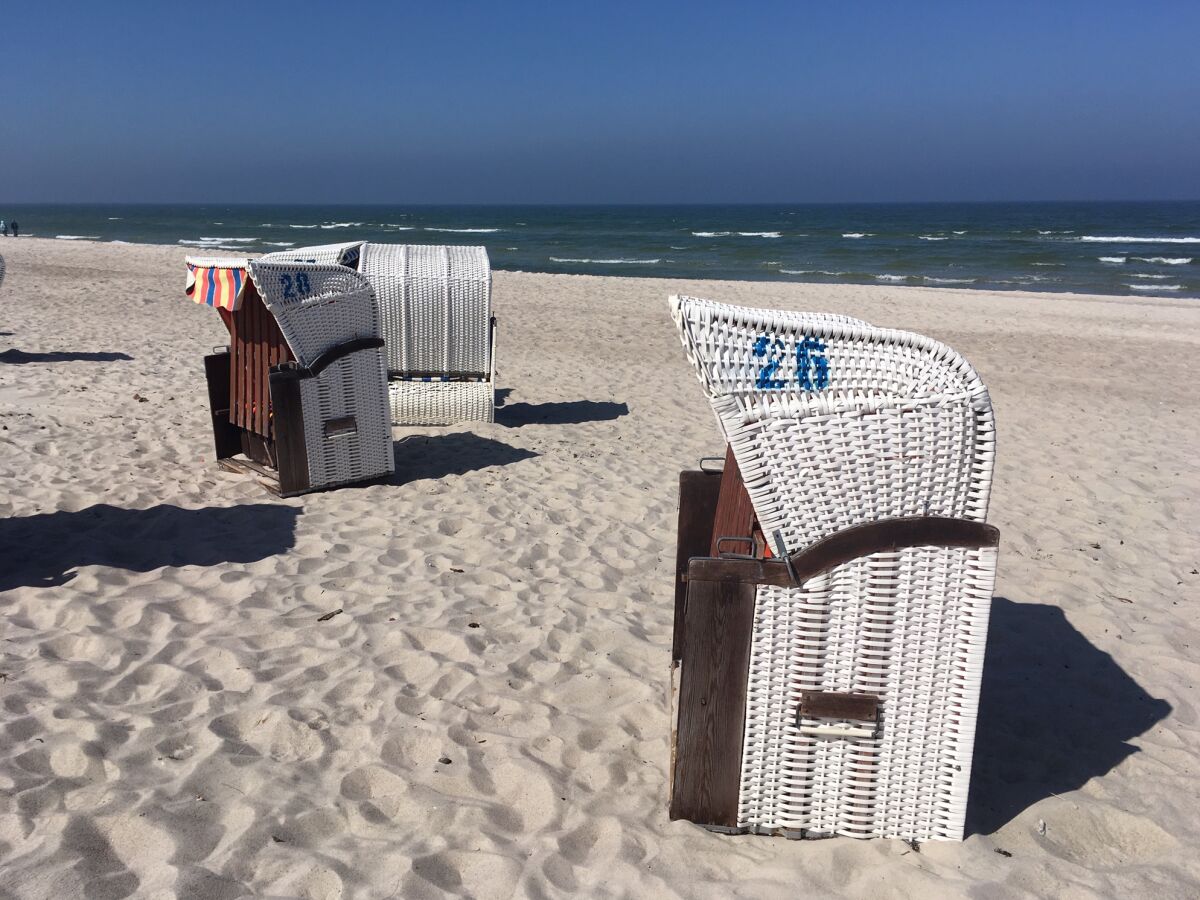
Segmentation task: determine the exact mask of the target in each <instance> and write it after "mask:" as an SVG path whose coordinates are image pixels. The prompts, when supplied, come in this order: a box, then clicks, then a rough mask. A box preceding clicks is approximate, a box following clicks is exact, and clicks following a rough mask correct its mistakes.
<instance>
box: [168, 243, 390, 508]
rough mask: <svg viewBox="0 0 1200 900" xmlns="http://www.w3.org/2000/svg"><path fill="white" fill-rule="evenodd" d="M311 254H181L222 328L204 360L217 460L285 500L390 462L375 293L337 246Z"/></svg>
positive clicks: (192, 289) (381, 469)
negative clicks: (222, 344) (219, 341)
mask: <svg viewBox="0 0 1200 900" xmlns="http://www.w3.org/2000/svg"><path fill="white" fill-rule="evenodd" d="M316 249H322V248H316ZM315 257H316V255H315V254H309V255H308V256H306V257H305V258H304V259H297V258H294V257H293V258H284V259H272V258H268V257H263V258H262V259H259V260H257V261H250V260H247V259H244V258H242V259H238V258H228V257H213V258H208V257H190V258H188V260H187V264H188V280H187V292H188V294H189V295H190V296H191V297H192V299H193V300H194V301H195V302H197V303H201V304H204V305H207V306H211V307H214V308H216V309H217V311H218V312H219V313H220V314H221V318H222V320H223V321H224V322H225V324H226V326H227V327H228V328H229V333H230V346H229V348H228V349H226V350H224V351H222V352H218V353H214V354H212V355H210V356H207V357H205V373H206V376H207V380H208V393H209V403H210V406H211V410H212V419H213V435H214V439H215V443H216V452H217V460H218V462H219V464H220V465H221V466H222V467H223V468H226V469H229V470H231V471H237V472H249V473H253V474H256V475H259V476H262V477H264V478H265V479H266V480H267V484H268V486H269V487H271V489H272V490H275V491H277V492H278V493H280V494H282V495H283V496H293V495H296V494H303V493H306V492H308V491H313V490H318V489H321V488H329V487H335V486H338V485H343V484H351V483H354V482H359V481H367V480H372V479H375V478H379V477H382V476H385V475H387V474H388V473H390V472H392V471H393V469H394V466H395V463H394V459H393V455H392V435H391V423H390V421H389V416H388V412H387V382H386V372H385V368H384V357H383V339H382V337H381V336H380V326H379V312H378V308H377V306H376V303H375V295H374V292H373V291H372V289H371V285H370V284H369V283H368V282H367V280H366V279H365V278H363V277H362V276H361V275H360V274H358V273H357V272H355V271H354V270H353V269H351V268H348V267H346V266H344V265H340V264H338V263H337V260H338V259H342V258H344V257H342V256H341V255H340V254H339V253H328V254H322V255H321V256H320V258H321V259H325V260H328V261H326V262H312V261H309V259H310V258H315Z"/></svg>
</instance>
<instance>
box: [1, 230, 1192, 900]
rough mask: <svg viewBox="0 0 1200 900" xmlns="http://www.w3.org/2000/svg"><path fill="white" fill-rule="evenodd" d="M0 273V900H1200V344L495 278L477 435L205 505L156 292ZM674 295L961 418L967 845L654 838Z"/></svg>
mask: <svg viewBox="0 0 1200 900" xmlns="http://www.w3.org/2000/svg"><path fill="white" fill-rule="evenodd" d="M0 252H2V253H4V255H5V256H6V258H7V259H8V263H9V271H8V276H7V279H6V281H5V284H4V286H3V288H0V426H2V430H0V477H2V479H3V482H2V483H3V491H2V492H0V515H3V516H4V518H3V519H0V554H2V558H3V566H2V568H0V591H2V593H0V613H2V618H0V629H2V635H0V636H2V637H3V641H2V642H0V672H3V673H5V677H4V678H3V680H2V681H0V697H2V702H3V714H2V717H0V872H2V873H3V875H2V877H0V898H8V897H21V898H34V897H37V898H42V897H45V898H51V897H53V898H64V897H76V896H86V897H92V898H107V897H125V896H136V897H169V896H176V895H178V896H187V897H206V898H207V897H212V898H232V897H242V896H251V895H254V896H275V897H293V896H299V897H337V896H354V897H388V896H395V897H425V896H438V895H441V894H443V893H446V894H451V895H467V896H472V897H509V896H513V895H518V896H533V897H544V896H566V895H576V896H610V897H616V896H646V897H669V896H684V897H713V898H716V897H727V896H731V895H737V896H747V897H797V896H869V897H871V898H888V897H914V898H916V897H920V898H927V897H940V896H945V897H958V896H965V895H969V896H972V897H979V898H984V897H986V898H1007V897H1019V896H1028V895H1041V896H1060V897H1072V898H1083V897H1113V896H1117V897H1144V896H1154V897H1156V898H1159V900H1165V898H1173V897H1180V898H1182V897H1195V896H1196V895H1197V894H1198V893H1200V852H1198V851H1200V815H1198V814H1197V809H1200V727H1198V722H1197V713H1198V708H1197V701H1196V699H1195V698H1196V685H1197V679H1200V661H1198V659H1200V621H1198V618H1197V606H1196V605H1197V603H1200V596H1198V587H1200V575H1197V573H1196V570H1197V567H1198V566H1200V550H1198V549H1197V548H1198V547H1200V502H1198V500H1197V497H1198V495H1200V476H1198V474H1197V470H1196V467H1195V462H1194V460H1195V447H1196V446H1198V445H1200V427H1198V426H1197V416H1198V414H1200V399H1198V398H1200V392H1198V391H1197V389H1196V384H1197V377H1198V376H1200V369H1198V366H1197V362H1196V360H1197V358H1198V355H1200V305H1198V304H1196V303H1195V301H1178V302H1172V301H1161V300H1148V299H1137V300H1134V299H1112V298H1108V299H1105V298H1097V297H1081V296H1074V297H1071V296H1048V295H1034V296H1031V295H1020V294H988V293H982V292H974V291H971V292H968V291H959V290H922V289H915V288H887V287H849V286H824V285H821V286H817V285H789V284H763V283H721V282H697V283H680V282H668V281H662V280H651V279H624V278H623V279H616V278H590V277H577V276H548V275H525V274H505V273H498V274H497V275H496V279H495V297H496V307H497V313H498V315H499V316H500V322H501V329H502V331H501V337H500V347H499V362H500V378H501V384H502V385H503V386H504V387H507V388H511V393H510V394H509V396H508V397H507V402H506V405H505V407H504V409H503V410H502V413H501V418H502V421H501V422H498V423H497V424H495V425H489V426H463V427H454V428H440V429H410V430H404V431H403V434H404V435H405V439H404V440H403V441H402V442H401V443H399V444H398V446H397V458H398V462H399V465H398V475H397V477H396V479H395V481H394V483H392V484H389V485H376V486H371V487H363V488H355V489H348V490H340V491H335V492H331V493H325V494H315V495H311V496H308V497H305V498H303V499H301V500H289V501H279V500H276V499H273V498H272V497H271V496H269V495H268V494H266V493H265V492H264V491H263V490H262V489H261V488H260V487H259V486H258V485H257V484H255V483H254V482H253V481H251V480H248V479H246V478H242V477H237V476H233V475H228V474H224V473H221V472H218V471H217V470H216V468H215V466H214V465H213V452H212V449H211V438H210V432H209V427H208V424H207V418H208V412H207V406H206V399H205V394H204V386H203V380H202V367H201V356H202V355H203V353H204V352H206V351H207V349H208V348H209V347H211V346H213V345H217V344H222V343H224V329H223V328H222V326H221V325H220V322H219V321H218V319H217V316H216V315H215V314H214V313H213V312H212V311H210V310H207V309H202V308H199V307H196V306H194V305H192V304H191V303H190V302H188V301H187V300H186V298H185V297H184V296H183V293H182V287H183V265H182V257H183V255H184V251H183V250H180V249H178V248H160V247H144V246H111V245H110V246H105V245H100V244H93V243H89V242H84V241H79V242H61V241H59V242H55V241H39V240H36V239H30V240H26V239H21V240H20V241H11V240H10V241H3V240H0ZM677 291H683V292H691V293H695V294H697V295H700V296H705V297H711V298H713V299H720V300H727V301H731V302H736V303H747V304H753V305H763V306H779V307H786V308H803V309H818V310H830V311H837V312H842V313H847V314H850V315H854V316H859V317H862V318H866V319H868V320H870V321H872V322H874V323H877V324H880V325H887V326H895V327H901V328H907V329H912V330H916V331H921V332H924V333H927V334H930V335H932V336H935V337H937V338H940V339H943V340H945V341H947V342H948V343H950V344H951V345H952V346H954V347H955V348H956V349H958V350H960V351H961V352H963V353H964V354H965V355H966V356H967V357H968V358H969V359H970V360H971V361H972V362H973V363H975V365H976V366H977V367H978V369H979V371H980V372H981V374H982V375H983V378H984V380H985V381H986V382H987V383H988V385H989V386H990V388H991V391H992V396H993V398H994V402H995V407H996V414H997V418H998V420H999V424H1000V440H1001V443H1000V456H999V469H998V473H997V479H996V490H995V495H994V502H993V512H992V521H994V522H995V524H997V525H998V526H999V527H1000V529H1001V531H1002V535H1003V544H1002V549H1001V566H1000V575H999V582H998V586H997V596H998V599H997V601H996V604H995V611H994V616H993V632H992V641H991V644H990V646H989V661H988V666H987V671H986V675H985V697H984V704H983V710H982V717H981V725H980V733H979V741H980V750H979V755H978V757H977V762H976V776H975V782H974V787H975V792H974V796H973V800H972V808H971V813H970V825H971V827H972V829H973V830H974V831H975V834H974V835H973V836H972V837H970V838H969V839H968V840H967V841H966V842H965V843H963V844H937V845H932V844H931V845H925V846H922V847H921V848H920V852H914V851H913V850H912V849H910V848H909V847H908V846H906V845H904V844H902V843H899V842H888V841H871V842H856V841H852V840H846V839H838V840H829V841H819V842H802V843H792V842H787V841H783V840H770V839H765V838H755V837H738V838H730V837H722V836H718V835H714V834H709V833H707V832H705V831H703V830H701V829H700V828H698V827H696V826H694V825H690V824H687V823H672V822H669V821H668V820H667V817H666V805H667V772H666V764H667V753H668V729H669V720H668V698H667V692H668V656H669V639H670V627H671V616H672V608H671V607H672V588H671V577H672V569H673V557H674V538H675V511H676V510H675V483H676V478H677V473H678V471H679V470H680V469H682V468H685V467H691V466H693V465H694V464H695V462H696V460H697V459H698V458H699V457H701V456H706V455H713V454H717V453H719V452H720V450H721V446H720V443H719V439H718V436H717V431H716V427H715V423H714V421H713V418H712V415H711V413H710V412H709V410H708V407H707V404H706V403H705V402H704V400H703V398H702V396H701V393H700V389H699V386H698V385H697V384H696V382H695V379H694V376H693V375H692V374H691V372H690V370H689V368H688V367H687V366H686V364H685V362H684V360H683V356H682V351H681V349H680V346H679V343H678V341H677V339H676V337H675V334H674V331H673V328H672V327H671V325H670V322H669V319H668V315H667V305H666V296H667V294H668V293H669V292H677ZM40 354H48V356H40ZM96 354H100V356H96ZM76 357H82V358H76ZM135 394H136V395H138V396H139V397H142V398H145V402H140V401H139V400H138V399H135V396H134V395H135ZM400 433H401V432H398V434H400ZM1096 545H1098V546H1096ZM339 608H340V609H343V610H344V612H343V613H342V614H341V615H338V616H336V617H334V618H332V619H330V620H328V621H326V622H318V621H317V618H318V616H320V615H322V614H323V613H326V612H329V611H332V610H334V609H339ZM445 760H449V762H446V761H445ZM1039 822H1044V823H1045V829H1044V834H1042V833H1039V831H1040V829H1039ZM999 850H1003V851H1005V854H1011V856H1008V855H1004V854H1000V853H999V852H997V851H999Z"/></svg>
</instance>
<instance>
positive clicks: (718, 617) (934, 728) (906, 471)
mask: <svg viewBox="0 0 1200 900" xmlns="http://www.w3.org/2000/svg"><path fill="white" fill-rule="evenodd" d="M671 312H672V315H673V317H674V319H675V322H676V325H677V326H678V328H679V331H680V335H681V337H682V340H683V345H684V348H685V351H686V353H687V356H688V359H689V360H690V362H691V363H692V365H693V366H694V367H695V369H696V371H697V373H698V375H699V377H700V381H701V384H702V385H703V386H704V389H705V393H706V394H707V396H708V399H709V401H710V403H711V404H712V407H713V410H714V411H715V412H716V414H717V418H718V421H719V423H720V425H721V428H722V430H723V432H724V435H725V438H726V440H727V441H728V445H729V450H730V453H729V460H730V462H731V463H732V464H733V473H732V476H733V477H734V479H735V480H736V482H737V487H738V490H739V491H740V492H741V493H742V496H743V497H744V499H745V506H746V507H747V508H748V510H749V512H748V513H747V514H746V515H745V516H743V517H742V518H741V519H737V517H734V519H732V520H731V519H730V517H729V516H728V515H727V514H726V513H723V512H722V510H721V509H720V508H719V507H720V503H719V501H718V495H722V496H723V495H724V494H726V493H729V492H728V491H727V490H725V488H726V485H724V484H721V482H728V481H729V480H730V479H731V473H730V472H729V471H728V470H729V468H730V466H729V465H727V466H726V469H727V471H726V472H724V473H722V474H720V475H714V474H713V473H684V475H683V476H682V477H681V482H680V483H681V499H680V504H681V505H680V535H679V540H680V545H679V548H678V557H679V560H680V562H679V570H678V580H677V585H676V591H677V593H676V597H677V600H676V623H675V629H676V630H675V640H674V645H673V676H674V678H676V679H677V684H678V692H677V694H676V702H675V706H676V710H675V712H676V723H675V729H674V735H673V738H674V743H673V746H674V755H673V761H672V793H671V817H672V818H676V819H687V820H690V821H693V822H696V823H699V824H702V825H705V826H707V827H710V828H714V829H717V830H728V831H752V832H756V833H764V834H783V835H787V836H791V837H806V836H809V837H816V836H829V835H835V834H836V835H847V836H852V837H893V838H903V839H907V840H916V841H928V840H938V839H943V840H958V839H961V838H962V835H963V827H964V821H965V814H966V803H967V792H968V786H969V782H970V772H971V758H972V751H973V748H974V734H975V718H976V711H977V707H978V702H979V690H980V681H981V678H982V670H983V657H984V646H985V643H986V637H987V624H988V613H989V609H990V604H991V596H992V587H993V583H994V578H995V565H996V553H997V545H998V534H997V532H996V530H995V529H994V528H993V527H991V526H989V525H987V524H986V523H985V518H986V514H987V507H988V498H989V495H990V489H991V479H992V469H993V459H994V451H995V428H994V420H993V417H992V408H991V402H990V400H989V398H988V394H987V390H986V389H985V387H984V386H983V384H982V382H981V381H980V380H979V378H978V376H977V375H976V373H975V371H974V370H973V369H972V368H971V366H970V365H969V364H968V363H967V362H966V361H965V360H964V359H963V358H962V357H961V356H959V355H958V354H957V353H955V352H954V351H953V350H951V349H950V348H948V347H946V346H945V345H943V344H940V343H938V342H936V341H933V340H930V339H929V338H926V337H922V336H920V335H915V334H909V333H906V332H900V331H891V330H885V329H879V328H874V327H872V326H870V325H867V324H866V323H863V322H858V321H855V320H849V319H844V318H830V317H821V316H807V315H804V314H796V313H777V312H770V311H764V310H752V309H743V308H739V307H733V306H725V305H722V304H716V303H710V302H707V301H702V300H694V299H691V298H682V297H673V298H672V299H671ZM731 521H733V522H734V523H735V526H734V529H733V530H734V531H735V532H736V533H734V534H732V535H729V534H728V532H727V531H726V529H728V528H729V527H730V526H729V524H728V523H729V522H731ZM750 527H753V529H754V531H753V534H754V535H758V540H757V541H755V540H752V539H750V540H748V539H747V538H748V534H747V529H749V528H750ZM728 537H732V538H733V539H734V543H735V544H736V543H737V542H742V546H740V547H736V549H737V550H738V551H741V552H737V553H731V552H721V551H722V550H723V549H725V548H728V547H729V543H728V541H727V538H728ZM723 542H725V543H724V547H723V546H722V543H723ZM746 551H749V552H746Z"/></svg>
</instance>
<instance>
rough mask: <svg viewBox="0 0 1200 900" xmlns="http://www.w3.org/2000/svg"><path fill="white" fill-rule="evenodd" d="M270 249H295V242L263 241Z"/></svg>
mask: <svg viewBox="0 0 1200 900" xmlns="http://www.w3.org/2000/svg"><path fill="white" fill-rule="evenodd" d="M263 243H264V244H266V245H267V246H268V247H295V246H296V242H295V241H263Z"/></svg>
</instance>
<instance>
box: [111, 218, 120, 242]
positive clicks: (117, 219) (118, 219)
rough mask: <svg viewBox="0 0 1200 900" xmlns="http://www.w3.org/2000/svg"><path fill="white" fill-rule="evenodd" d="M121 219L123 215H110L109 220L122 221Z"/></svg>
mask: <svg viewBox="0 0 1200 900" xmlns="http://www.w3.org/2000/svg"><path fill="white" fill-rule="evenodd" d="M121 219H122V217H121V216H109V217H108V221H110V222H120V221H121ZM109 243H116V241H110V242H109Z"/></svg>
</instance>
